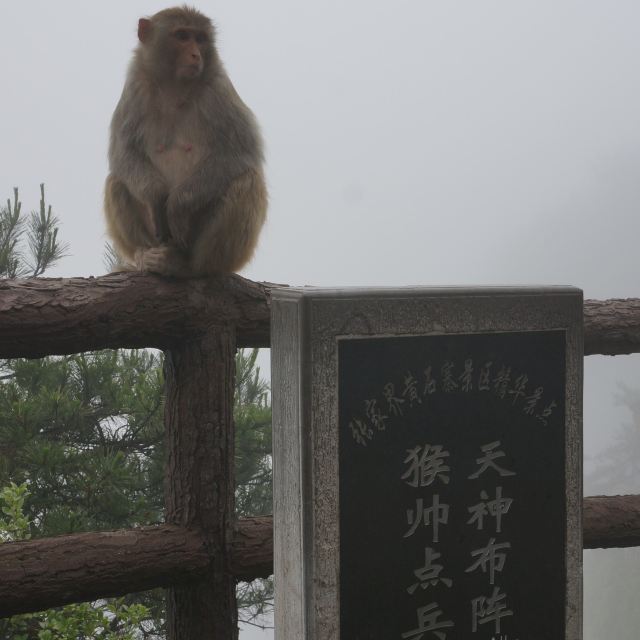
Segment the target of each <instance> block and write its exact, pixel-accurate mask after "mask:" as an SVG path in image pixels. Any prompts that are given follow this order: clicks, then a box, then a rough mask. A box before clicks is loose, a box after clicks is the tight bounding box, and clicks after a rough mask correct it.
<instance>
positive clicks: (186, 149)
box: [105, 7, 267, 277]
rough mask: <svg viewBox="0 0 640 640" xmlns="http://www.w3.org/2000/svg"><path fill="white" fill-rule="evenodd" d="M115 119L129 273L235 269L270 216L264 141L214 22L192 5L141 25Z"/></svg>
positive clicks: (116, 191) (108, 207)
mask: <svg viewBox="0 0 640 640" xmlns="http://www.w3.org/2000/svg"><path fill="white" fill-rule="evenodd" d="M138 36H139V39H140V43H139V45H138V47H137V49H136V51H135V53H134V57H133V60H132V62H131V66H130V68H129V73H128V76H127V81H126V83H125V87H124V90H123V92H122V96H121V98H120V101H119V103H118V106H117V107H116V110H115V112H114V114H113V119H112V121H111V142H110V146H109V167H110V174H109V176H108V177H107V181H106V185H105V214H106V218H107V230H108V233H109V235H110V236H111V238H112V240H113V243H114V245H115V248H116V250H117V252H118V253H119V254H120V255H121V256H122V257H123V258H124V259H125V260H126V261H127V265H123V266H124V268H136V269H141V270H148V271H154V272H156V273H161V274H164V275H170V276H180V277H188V276H199V275H209V274H214V273H230V272H232V271H238V270H239V269H241V268H242V267H243V266H244V265H245V264H246V263H247V262H248V260H249V259H250V258H251V256H252V255H253V252H254V249H255V247H256V243H257V240H258V235H259V233H260V229H261V228H262V225H263V223H264V220H265V215H266V209H267V191H266V187H265V182H264V175H263V170H262V162H263V154H262V141H261V139H260V134H259V131H258V126H257V124H256V121H255V119H254V117H253V114H252V113H251V111H250V110H249V109H248V107H247V106H246V105H245V104H244V103H243V102H242V100H241V99H240V97H239V96H238V94H237V93H236V91H235V89H234V88H233V85H232V84H231V81H230V80H229V78H228V76H227V74H226V73H225V71H224V68H223V67H222V64H221V63H220V61H219V59H218V55H217V52H216V49H215V42H214V40H215V32H214V29H213V26H212V24H211V22H210V20H209V19H208V18H207V17H206V16H204V15H203V14H201V13H200V12H198V11H196V10H195V9H191V8H189V7H176V8H172V9H165V10H164V11H160V12H159V13H157V14H155V15H154V16H152V17H151V18H149V19H144V18H143V19H141V20H140V22H139V25H138Z"/></svg>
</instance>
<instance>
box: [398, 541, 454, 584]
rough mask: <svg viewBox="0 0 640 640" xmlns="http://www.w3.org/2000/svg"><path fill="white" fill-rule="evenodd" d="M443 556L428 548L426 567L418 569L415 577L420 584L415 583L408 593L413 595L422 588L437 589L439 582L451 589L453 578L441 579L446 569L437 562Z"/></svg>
mask: <svg viewBox="0 0 640 640" xmlns="http://www.w3.org/2000/svg"><path fill="white" fill-rule="evenodd" d="M440 556H441V554H440V553H436V552H435V551H434V550H433V549H432V548H431V547H426V548H425V550H424V566H423V567H420V568H419V569H416V570H415V571H414V572H413V575H414V576H415V577H416V578H417V579H418V582H414V583H413V584H412V585H411V586H410V587H408V588H407V592H408V593H410V594H413V593H414V591H415V590H416V589H417V588H418V587H421V588H422V589H426V588H427V587H429V585H431V586H432V587H435V586H436V585H437V584H438V583H439V582H442V583H443V584H444V585H446V586H447V587H451V585H452V584H453V580H451V578H441V577H440V574H441V573H442V570H443V569H444V567H443V566H442V565H441V564H438V563H437V562H435V560H437V559H438V558H440Z"/></svg>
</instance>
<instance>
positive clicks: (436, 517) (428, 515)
mask: <svg viewBox="0 0 640 640" xmlns="http://www.w3.org/2000/svg"><path fill="white" fill-rule="evenodd" d="M448 521H449V505H448V504H440V496H439V495H438V494H437V493H436V494H434V496H433V503H432V505H431V506H430V507H428V508H425V506H424V503H423V501H422V498H418V499H417V500H416V508H415V509H407V524H408V525H409V531H407V533H405V534H404V537H405V538H408V537H410V536H412V535H413V534H414V533H415V532H416V529H417V528H418V527H419V526H420V524H424V526H425V527H428V526H429V525H431V526H432V527H433V542H438V541H439V539H438V530H439V527H440V525H441V524H447V522H448Z"/></svg>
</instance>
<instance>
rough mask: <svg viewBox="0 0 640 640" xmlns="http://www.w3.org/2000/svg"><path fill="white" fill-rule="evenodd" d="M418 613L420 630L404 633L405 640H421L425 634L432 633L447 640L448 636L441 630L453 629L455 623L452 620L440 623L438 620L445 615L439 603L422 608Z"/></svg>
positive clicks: (441, 639)
mask: <svg viewBox="0 0 640 640" xmlns="http://www.w3.org/2000/svg"><path fill="white" fill-rule="evenodd" d="M416 613H417V616H418V628H417V629H413V630H411V631H407V632H406V633H403V634H402V637H403V638H405V640H421V638H422V637H423V636H424V634H425V633H432V634H433V635H434V636H436V638H439V640H446V638H447V634H446V633H445V632H444V631H441V629H447V628H448V627H453V622H452V621H451V620H441V621H438V618H439V617H440V616H443V615H444V613H443V612H442V610H441V609H440V608H439V607H438V603H437V602H432V603H431V604H428V605H427V606H426V607H421V608H420V609H418V611H417V612H416Z"/></svg>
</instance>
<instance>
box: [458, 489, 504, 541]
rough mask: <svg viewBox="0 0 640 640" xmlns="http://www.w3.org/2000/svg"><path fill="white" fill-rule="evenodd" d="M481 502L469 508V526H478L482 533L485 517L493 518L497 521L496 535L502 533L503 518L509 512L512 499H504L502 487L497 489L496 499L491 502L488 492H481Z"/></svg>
mask: <svg viewBox="0 0 640 640" xmlns="http://www.w3.org/2000/svg"><path fill="white" fill-rule="evenodd" d="M480 498H481V499H482V501H481V502H478V504H476V505H474V506H473V507H469V508H468V509H467V511H469V513H470V514H471V518H469V520H467V524H473V523H474V522H475V523H476V524H477V527H478V530H480V531H482V530H483V528H484V517H485V516H491V517H493V518H495V519H496V533H501V531H502V516H503V515H504V514H505V513H507V512H508V511H509V508H510V507H511V503H512V502H513V499H512V498H503V497H502V487H496V497H495V498H494V499H492V500H489V495H488V494H487V492H486V491H484V490H482V491H481V492H480Z"/></svg>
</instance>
